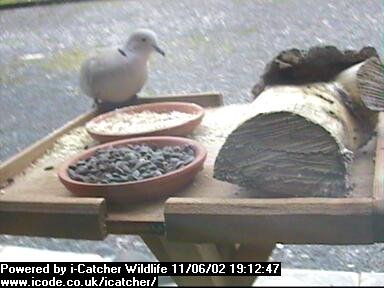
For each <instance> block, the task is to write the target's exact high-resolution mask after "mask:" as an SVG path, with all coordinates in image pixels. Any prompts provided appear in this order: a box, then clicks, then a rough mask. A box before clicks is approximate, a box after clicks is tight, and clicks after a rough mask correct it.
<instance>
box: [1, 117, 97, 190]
mask: <svg viewBox="0 0 384 288" xmlns="http://www.w3.org/2000/svg"><path fill="white" fill-rule="evenodd" d="M95 115H96V111H95V110H94V111H90V112H88V113H85V114H83V115H80V116H79V117H77V118H75V119H74V120H72V121H70V122H68V123H67V124H66V125H64V126H63V127H62V128H60V129H57V130H55V131H54V132H52V133H51V134H49V135H48V136H47V137H44V138H43V139H41V140H39V141H37V142H36V143H34V144H32V145H31V146H29V147H27V148H26V149H25V150H23V151H21V152H20V153H18V154H16V155H15V156H13V157H11V158H9V159H8V160H6V161H5V162H3V163H0V184H1V183H3V182H5V181H7V179H9V178H11V177H13V176H14V175H16V174H18V173H20V172H21V171H23V170H24V169H25V168H27V167H28V166H29V165H30V164H31V163H32V162H33V161H35V160H36V159H38V158H39V157H41V156H42V155H43V154H44V153H45V152H46V151H47V150H48V149H49V148H51V147H52V145H53V143H54V142H55V141H56V139H57V138H59V137H60V136H62V135H64V134H65V133H68V132H69V131H70V130H72V129H73V128H75V127H78V126H80V125H83V124H84V123H86V122H87V121H88V120H90V119H92V117H94V116H95Z"/></svg>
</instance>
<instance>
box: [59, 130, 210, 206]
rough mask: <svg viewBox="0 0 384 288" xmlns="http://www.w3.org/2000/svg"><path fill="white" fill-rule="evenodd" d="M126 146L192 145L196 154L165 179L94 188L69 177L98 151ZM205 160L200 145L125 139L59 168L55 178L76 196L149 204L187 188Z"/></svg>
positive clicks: (165, 139) (183, 141)
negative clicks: (69, 168)
mask: <svg viewBox="0 0 384 288" xmlns="http://www.w3.org/2000/svg"><path fill="white" fill-rule="evenodd" d="M129 144H147V145H148V146H151V147H163V146H176V145H191V146H192V148H193V149H194V151H195V159H194V160H193V162H191V163H190V164H188V165H186V166H184V167H181V168H179V169H177V170H175V171H172V172H169V173H167V174H165V175H161V176H158V177H153V178H149V179H145V180H138V181H133V182H126V183H113V184H93V183H85V182H80V181H76V180H73V179H71V178H70V177H69V176H68V167H69V166H70V165H73V164H75V163H77V162H78V161H79V160H83V159H85V158H88V157H90V156H91V155H93V154H94V153H95V151H96V150H97V149H100V148H106V147H111V146H112V147H121V146H125V145H129ZM206 156H207V151H206V149H205V148H204V147H203V146H202V145H201V144H199V143H198V142H196V141H193V140H190V139H187V138H180V137H166V136H159V137H142V138H134V139H125V140H120V141H116V142H111V143H106V144H103V145H99V146H96V147H93V148H91V149H88V150H86V151H84V152H83V153H81V154H79V155H77V156H75V157H73V158H72V159H70V160H68V161H67V162H65V163H64V164H63V165H62V166H61V167H60V168H59V171H58V176H59V179H60V181H61V183H63V184H64V186H65V187H66V188H67V189H68V190H69V191H71V192H72V193H74V194H75V195H77V196H82V197H103V198H106V199H107V200H108V201H112V202H120V203H121V202H122V201H124V202H139V201H150V200H155V199H159V198H165V197H167V196H170V195H172V194H174V193H176V192H178V191H181V190H182V189H183V188H184V187H186V186H187V185H188V184H190V183H191V182H192V181H193V179H194V177H195V176H196V174H197V173H198V172H199V171H200V170H201V169H202V168H203V164H204V161H205V159H206Z"/></svg>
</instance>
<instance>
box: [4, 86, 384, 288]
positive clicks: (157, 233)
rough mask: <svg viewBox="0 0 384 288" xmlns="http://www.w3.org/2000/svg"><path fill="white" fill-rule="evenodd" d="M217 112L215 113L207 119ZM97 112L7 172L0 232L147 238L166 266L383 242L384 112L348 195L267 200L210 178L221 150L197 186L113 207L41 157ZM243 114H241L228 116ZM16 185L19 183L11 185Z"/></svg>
mask: <svg viewBox="0 0 384 288" xmlns="http://www.w3.org/2000/svg"><path fill="white" fill-rule="evenodd" d="M170 100H171V101H189V102H194V103H197V104H200V105H202V106H205V107H214V106H220V105H222V96H221V95H220V94H218V93H203V94H194V95H186V96H163V97H161V96H158V97H153V98H145V99H142V100H141V102H143V103H144V102H145V103H148V102H158V101H170ZM215 109H223V108H207V114H208V113H210V111H213V110H215ZM94 115H95V112H91V113H88V114H85V115H82V116H80V117H78V118H76V119H75V120H73V121H72V122H70V123H68V124H67V125H66V126H64V127H62V128H61V129H59V130H56V131H54V132H53V133H52V134H51V135H49V136H47V137H46V138H44V139H42V140H40V141H38V142H37V143H35V144H34V145H32V146H30V147H29V148H27V149H26V150H24V151H22V152H21V153H19V154H18V155H16V156H15V157H13V158H11V159H9V160H8V161H6V162H4V163H2V165H1V166H0V183H6V184H5V185H4V184H3V187H2V189H1V192H0V233H4V234H12V235H27V236H41V237H63V238H74V239H94V240H96V239H103V238H104V237H106V235H107V234H110V233H111V234H136V235H140V236H141V237H142V239H143V240H144V241H145V243H146V244H147V245H148V247H149V248H150V249H151V250H152V252H153V253H154V254H155V255H156V257H157V258H158V259H159V260H160V261H191V262H200V261H239V262H240V261H245V262H246V261H265V260H267V259H268V257H269V256H270V254H271V252H272V250H273V249H274V246H275V243H285V244H331V245H332V244H370V243H376V242H383V241H384V221H382V220H383V219H384V216H383V213H384V189H383V176H384V117H383V116H384V115H383V114H381V115H380V122H379V127H378V136H377V137H375V138H374V139H372V140H371V141H370V143H369V144H368V145H367V146H366V147H365V148H364V149H363V150H362V151H360V152H359V154H358V155H357V156H356V159H355V162H354V166H353V171H352V173H353V179H354V183H355V188H354V190H353V191H352V193H351V195H350V197H348V198H338V199H335V198H275V199H271V198H267V197H266V196H265V195H262V194H260V193H259V192H258V191H248V190H246V189H242V188H240V187H238V186H235V185H232V184H229V183H225V182H220V181H218V180H215V179H213V178H212V170H213V164H214V159H215V155H216V153H217V152H218V149H219V147H215V146H214V145H211V146H210V145H207V148H208V159H207V161H206V164H205V168H204V170H203V171H201V172H200V173H199V174H198V176H197V178H196V180H195V181H194V183H193V184H191V185H190V186H189V187H188V188H186V189H185V190H184V191H180V193H178V194H177V195H174V197H172V198H169V199H167V200H161V201H157V202H151V203H145V204H139V205H138V204H135V205H121V206H110V205H107V203H106V201H105V200H104V199H102V198H78V197H74V196H73V195H72V194H71V193H70V192H69V191H67V190H66V189H65V188H64V186H63V185H62V184H61V183H60V182H59V180H58V178H57V176H56V168H57V166H58V165H59V164H60V163H61V161H58V160H52V159H46V160H44V161H36V160H37V159H39V158H40V157H42V156H43V155H44V154H45V153H46V151H47V150H49V149H50V148H51V147H52V146H53V145H54V143H55V141H56V140H57V139H58V138H59V137H61V136H62V135H64V134H66V133H68V132H70V131H71V130H73V129H74V128H76V127H78V126H82V125H84V123H85V122H87V121H88V120H89V119H91V118H92V117H93V116H94ZM228 117H236V115H228ZM11 179H12V180H11ZM174 279H175V281H176V282H177V283H178V284H179V285H207V286H211V285H213V286H221V285H228V286H234V285H238V286H241V285H250V284H252V282H253V281H254V280H255V279H254V277H175V278H174Z"/></svg>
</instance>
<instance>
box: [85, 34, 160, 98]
mask: <svg viewBox="0 0 384 288" xmlns="http://www.w3.org/2000/svg"><path fill="white" fill-rule="evenodd" d="M153 51H157V52H158V53H160V54H162V55H163V56H165V53H164V52H163V50H161V49H160V48H159V47H158V46H157V37H156V34H155V33H154V32H153V31H151V30H147V29H139V30H136V31H135V32H134V33H133V34H132V35H131V36H130V37H129V39H128V41H127V42H126V44H125V45H124V46H123V48H121V49H115V50H112V51H108V52H104V53H101V54H99V55H97V56H94V57H91V58H89V59H87V60H85V62H84V63H83V65H82V67H81V71H80V86H81V89H82V90H83V92H84V93H85V94H86V95H88V96H89V97H91V98H93V99H95V102H96V103H97V104H98V103H100V102H109V103H111V102H112V103H122V102H127V100H130V99H132V97H134V96H135V95H136V93H138V92H139V91H140V90H141V89H142V88H143V86H144V84H145V82H146V80H147V62H148V58H149V56H150V54H151V53H152V52H153Z"/></svg>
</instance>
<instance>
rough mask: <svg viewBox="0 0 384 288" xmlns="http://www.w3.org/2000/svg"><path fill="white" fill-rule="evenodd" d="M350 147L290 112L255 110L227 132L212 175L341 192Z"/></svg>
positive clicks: (293, 189) (288, 189) (321, 193)
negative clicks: (342, 145)
mask: <svg viewBox="0 0 384 288" xmlns="http://www.w3.org/2000/svg"><path fill="white" fill-rule="evenodd" d="M352 155H353V154H352V152H350V151H349V150H347V149H345V148H343V147H341V146H340V143H337V141H336V140H335V138H334V137H333V136H332V135H331V134H330V133H329V132H328V131H326V130H325V129H324V128H323V127H321V126H320V125H317V124H315V123H313V122H311V121H308V120H307V119H306V118H304V117H302V116H299V115H297V114H293V113H290V112H274V113H266V114H258V115H257V116H255V117H253V118H250V119H249V120H247V121H246V122H244V123H243V124H242V125H240V126H239V127H238V128H237V129H236V130H235V131H233V132H232V133H231V135H230V136H229V137H228V138H227V140H226V142H225V144H224V145H223V147H222V148H221V150H220V153H219V155H218V157H217V158H216V163H215V168H214V177H215V178H217V179H219V180H223V181H226V182H230V183H233V184H237V185H240V186H245V187H249V188H253V189H260V188H262V191H263V192H270V193H271V196H273V194H276V193H279V194H285V195H288V196H302V197H308V196H315V197H316V196H317V197H345V196H346V195H347V194H348V189H347V187H348V185H349V184H348V175H349V169H350V165H351V162H352V157H351V156H352Z"/></svg>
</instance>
